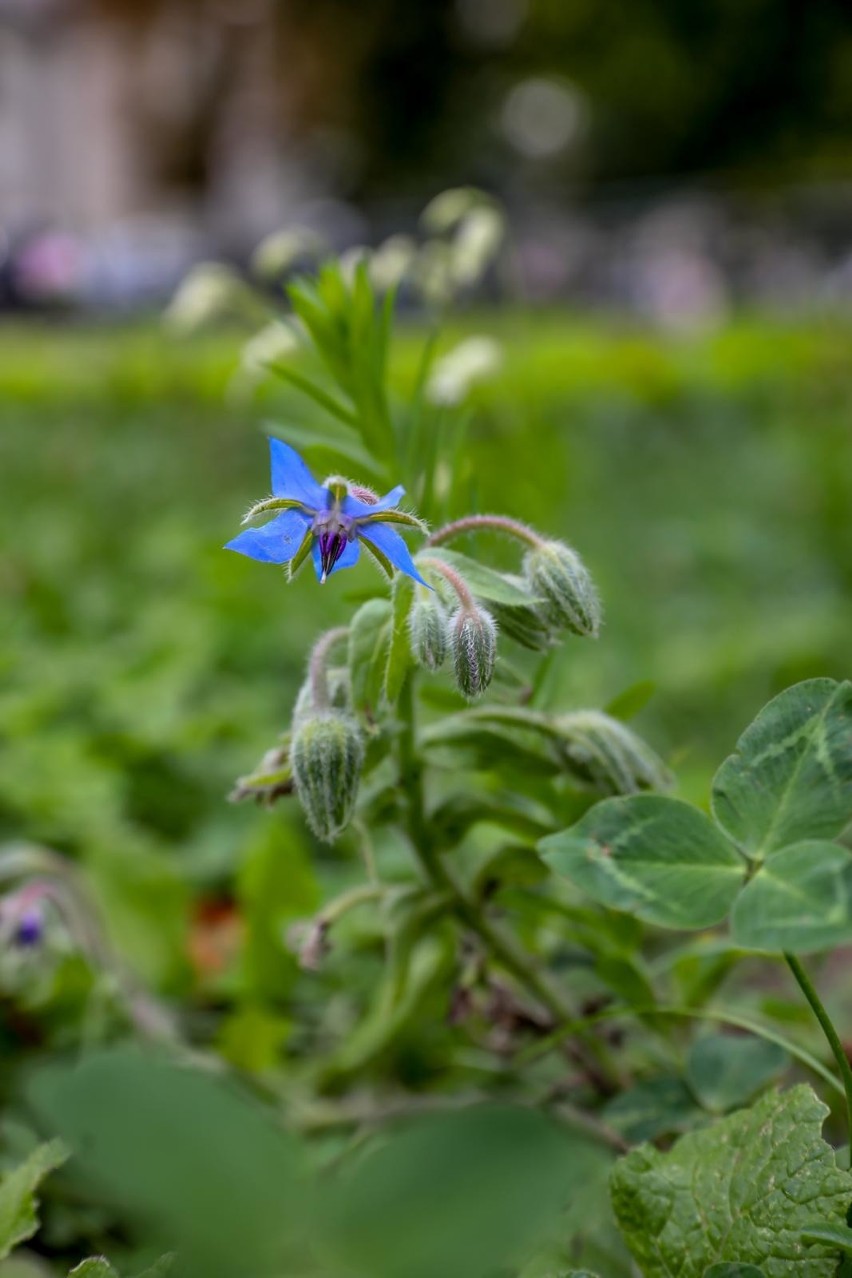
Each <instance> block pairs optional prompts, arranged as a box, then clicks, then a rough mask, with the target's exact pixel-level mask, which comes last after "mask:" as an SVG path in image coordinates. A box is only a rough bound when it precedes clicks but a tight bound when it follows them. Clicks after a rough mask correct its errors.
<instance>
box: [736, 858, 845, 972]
mask: <svg viewBox="0 0 852 1278" xmlns="http://www.w3.org/2000/svg"><path fill="white" fill-rule="evenodd" d="M731 931H732V933H733V936H734V940H735V941H736V942H737V944H738V945H742V946H744V947H745V948H746V949H750V950H773V951H779V950H792V951H793V952H794V953H799V954H808V953H812V952H813V951H815V950H827V949H830V948H832V947H833V946H835V945H843V944H845V943H847V942H849V941H852V852H850V851H849V849H848V848H843V847H840V846H839V844H837V843H825V842H822V841H820V840H816V839H813V840H808V841H806V842H804V843H796V844H794V845H793V847H789V848H784V849H783V850H782V851H781V852H777V853H776V854H775V856H773V857H772V858H771V859H770V860H769V861H767V862H766V863H765V865H762V866H761V867H760V869H759V870H758V872H757V874H755V876H754V878H753V879H752V880H751V882H750V883H748V884H747V885H746V887H745V888H744V889H743V891H742V892H741V893H740V896H739V897H738V899H737V901H736V902H735V904H734V908H733V910H732V911H731Z"/></svg>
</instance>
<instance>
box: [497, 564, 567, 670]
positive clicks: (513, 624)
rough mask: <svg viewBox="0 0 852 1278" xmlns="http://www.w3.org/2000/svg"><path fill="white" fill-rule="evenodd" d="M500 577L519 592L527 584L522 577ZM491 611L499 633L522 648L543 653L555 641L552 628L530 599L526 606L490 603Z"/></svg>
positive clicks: (505, 575)
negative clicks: (499, 630)
mask: <svg viewBox="0 0 852 1278" xmlns="http://www.w3.org/2000/svg"><path fill="white" fill-rule="evenodd" d="M502 575H503V577H504V578H505V580H506V581H508V582H509V583H510V584H511V585H513V586H516V587H517V588H518V589H520V590H525V589H526V584H527V583H526V582H525V581H524V579H523V577H516V576H515V575H514V574H513V573H503V574H502ZM491 611H492V612H493V614H494V620H495V621H496V622H497V625H498V626H499V627H500V629H501V631H502V632H503V633H504V634H506V635H508V636H509V638H510V639H514V641H515V643H519V644H521V646H522V647H524V648H531V649H532V650H533V652H543V651H544V650H545V649H546V648H549V647H551V646H552V644H553V643H554V641H555V640H554V631H553V627H552V626H551V625H549V624H548V621H547V618H546V617H545V616H544V613H543V611H542V608H541V607H540V606H539V605H538V603H535V602H533V600H532V597H531V598H530V602H529V603H528V604H522V603H498V602H497V601H492V604H491Z"/></svg>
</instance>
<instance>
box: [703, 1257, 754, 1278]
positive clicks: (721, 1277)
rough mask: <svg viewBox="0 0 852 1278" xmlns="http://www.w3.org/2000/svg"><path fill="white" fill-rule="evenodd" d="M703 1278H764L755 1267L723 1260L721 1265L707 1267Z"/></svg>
mask: <svg viewBox="0 0 852 1278" xmlns="http://www.w3.org/2000/svg"><path fill="white" fill-rule="evenodd" d="M704 1278H766V1274H765V1273H764V1271H763V1270H762V1269H760V1268H759V1266H757V1265H741V1264H740V1263H739V1261H736V1260H734V1261H727V1260H723V1261H722V1263H721V1265H708V1266H707V1268H706V1269H705V1270H704Z"/></svg>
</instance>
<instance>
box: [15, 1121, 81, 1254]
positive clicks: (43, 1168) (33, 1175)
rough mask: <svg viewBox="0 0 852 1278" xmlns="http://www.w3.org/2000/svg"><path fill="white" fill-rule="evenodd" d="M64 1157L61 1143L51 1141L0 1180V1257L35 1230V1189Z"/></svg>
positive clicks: (36, 1224)
mask: <svg viewBox="0 0 852 1278" xmlns="http://www.w3.org/2000/svg"><path fill="white" fill-rule="evenodd" d="M67 1157H68V1151H67V1150H66V1148H65V1146H64V1145H63V1144H62V1142H61V1141H58V1140H52V1141H49V1142H47V1143H46V1144H44V1145H38V1146H37V1147H36V1148H35V1149H34V1150H33V1152H32V1153H31V1154H30V1156H29V1158H27V1159H26V1160H25V1161H24V1162H23V1163H21V1164H20V1166H19V1167H15V1168H14V1169H13V1170H12V1171H9V1172H6V1174H5V1175H4V1176H3V1177H2V1179H0V1260H5V1258H6V1257H7V1256H8V1255H9V1252H10V1251H11V1250H12V1248H13V1247H17V1245H18V1243H22V1242H23V1241H24V1240H25V1239H27V1238H32V1236H33V1234H34V1233H35V1232H36V1230H37V1229H38V1223H39V1222H38V1215H37V1208H38V1199H37V1197H36V1190H37V1189H38V1187H39V1185H40V1184H41V1182H42V1181H43V1180H44V1178H45V1177H46V1176H48V1175H49V1174H50V1172H52V1171H55V1170H56V1168H57V1167H61V1166H62V1164H63V1163H64V1162H65V1160H66V1158H67Z"/></svg>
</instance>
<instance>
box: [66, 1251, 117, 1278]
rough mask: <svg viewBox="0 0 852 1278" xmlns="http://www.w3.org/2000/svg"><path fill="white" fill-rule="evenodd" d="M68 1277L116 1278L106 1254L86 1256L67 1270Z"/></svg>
mask: <svg viewBox="0 0 852 1278" xmlns="http://www.w3.org/2000/svg"><path fill="white" fill-rule="evenodd" d="M68 1278H118V1270H116V1269H113V1267H112V1265H111V1264H110V1263H109V1261H108V1260H107V1258H106V1256H88V1257H87V1258H86V1259H85V1260H81V1261H80V1263H79V1265H75V1267H74V1268H73V1269H72V1270H71V1271H70V1272H69V1274H68Z"/></svg>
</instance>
